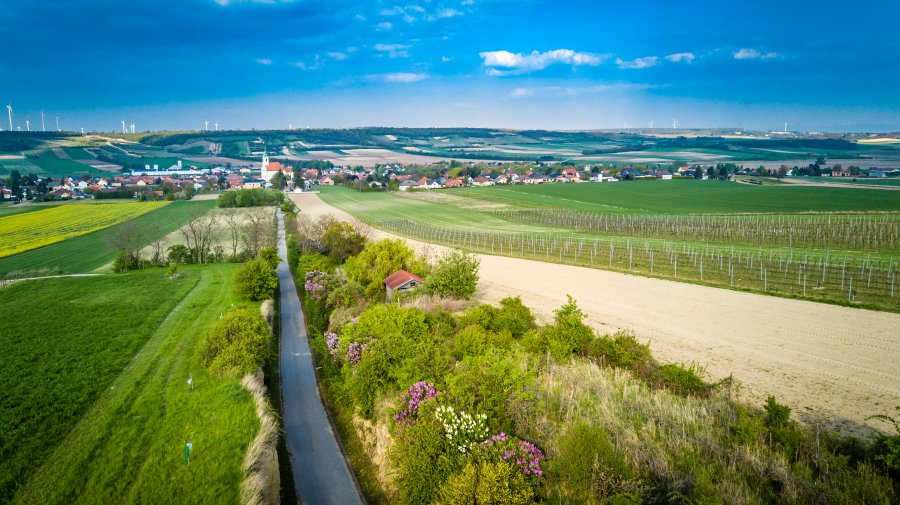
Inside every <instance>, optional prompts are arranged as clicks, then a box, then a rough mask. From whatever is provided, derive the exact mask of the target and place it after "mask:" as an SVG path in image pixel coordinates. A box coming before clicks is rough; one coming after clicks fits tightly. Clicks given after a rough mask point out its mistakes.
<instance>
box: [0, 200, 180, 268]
mask: <svg viewBox="0 0 900 505" xmlns="http://www.w3.org/2000/svg"><path fill="white" fill-rule="evenodd" d="M168 203H169V202H127V203H95V204H83V205H73V204H69V205H60V206H59V207H52V208H49V209H46V210H37V211H34V212H26V213H24V214H16V215H12V216H6V217H0V258H3V257H6V256H11V255H13V254H18V253H21V252H25V251H28V250H31V249H35V248H38V247H42V246H45V245H49V244H53V243H56V242H60V241H63V240H65V239H67V238H71V237H77V236H79V235H84V234H85V233H90V232H92V231H97V230H102V229H103V228H106V227H109V226H112V225H114V224H118V223H121V222H122V221H127V220H129V219H132V218H134V217H137V216H140V215H141V214H145V213H147V212H150V211H151V210H156V209H158V208H160V207H162V206H164V205H166V204H168Z"/></svg>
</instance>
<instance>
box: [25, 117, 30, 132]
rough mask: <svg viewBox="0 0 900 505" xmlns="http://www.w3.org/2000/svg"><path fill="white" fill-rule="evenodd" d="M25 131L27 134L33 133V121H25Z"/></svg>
mask: <svg viewBox="0 0 900 505" xmlns="http://www.w3.org/2000/svg"><path fill="white" fill-rule="evenodd" d="M25 131H27V132H30V131H31V121H29V120H27V119H26V120H25Z"/></svg>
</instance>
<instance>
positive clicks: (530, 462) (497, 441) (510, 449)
mask: <svg viewBox="0 0 900 505" xmlns="http://www.w3.org/2000/svg"><path fill="white" fill-rule="evenodd" d="M478 448H479V449H480V450H481V452H482V453H483V454H484V455H485V456H487V457H488V459H500V460H502V461H507V462H509V463H513V464H515V465H516V466H518V467H519V468H520V469H521V470H522V473H523V474H524V475H525V476H526V477H536V478H541V477H543V476H544V471H543V469H542V468H541V462H542V461H546V459H547V458H546V457H544V453H543V452H541V450H540V449H538V448H537V446H536V445H534V444H532V443H531V442H527V441H525V440H518V439H516V438H515V437H510V436H508V435H507V434H506V433H503V432H500V433H498V434H496V435H493V436H492V437H491V438H489V439H487V440H485V441H484V442H482V443H481V444H480V445H479V446H478Z"/></svg>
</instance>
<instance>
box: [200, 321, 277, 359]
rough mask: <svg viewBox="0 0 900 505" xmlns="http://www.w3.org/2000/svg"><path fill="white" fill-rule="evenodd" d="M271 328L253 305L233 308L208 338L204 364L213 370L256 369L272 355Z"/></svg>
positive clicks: (205, 345)
mask: <svg viewBox="0 0 900 505" xmlns="http://www.w3.org/2000/svg"><path fill="white" fill-rule="evenodd" d="M269 340H270V335H269V327H268V325H266V321H265V319H263V317H262V315H260V314H259V312H257V311H256V310H254V309H252V308H250V307H234V308H232V309H230V310H229V311H228V312H227V313H226V314H225V316H224V317H223V318H222V319H221V320H220V321H219V323H218V324H217V325H216V326H215V328H213V330H212V332H210V334H209V335H208V336H207V337H206V342H205V343H204V345H203V349H202V351H201V359H202V361H203V363H204V364H205V365H206V366H207V367H209V369H210V370H212V371H213V372H217V373H220V374H238V375H243V374H246V373H251V372H254V371H255V370H256V369H257V368H259V367H260V366H261V365H262V363H263V361H264V360H265V359H266V357H267V356H268V354H269Z"/></svg>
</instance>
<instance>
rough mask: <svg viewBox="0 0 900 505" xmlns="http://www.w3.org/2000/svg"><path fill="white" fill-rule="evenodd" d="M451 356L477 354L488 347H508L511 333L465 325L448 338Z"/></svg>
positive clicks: (510, 341) (463, 356) (460, 356)
mask: <svg viewBox="0 0 900 505" xmlns="http://www.w3.org/2000/svg"><path fill="white" fill-rule="evenodd" d="M449 343H450V347H451V350H452V352H453V357H454V358H456V359H463V358H465V357H466V356H478V355H481V354H484V352H485V351H486V350H487V349H488V348H490V347H497V348H499V349H509V347H510V345H511V344H512V335H510V333H509V332H503V333H493V332H489V331H487V330H485V329H484V328H482V327H481V326H476V325H471V326H466V327H465V328H463V329H462V330H460V331H459V332H457V333H456V334H455V335H453V336H452V338H451V339H449Z"/></svg>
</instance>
